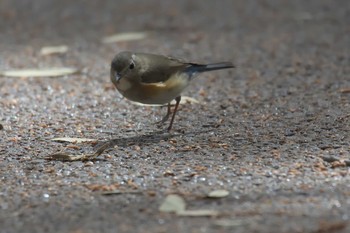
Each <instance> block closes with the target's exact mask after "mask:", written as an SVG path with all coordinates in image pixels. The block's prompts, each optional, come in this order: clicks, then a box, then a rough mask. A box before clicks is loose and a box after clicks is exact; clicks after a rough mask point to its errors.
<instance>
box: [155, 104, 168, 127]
mask: <svg viewBox="0 0 350 233" xmlns="http://www.w3.org/2000/svg"><path fill="white" fill-rule="evenodd" d="M170 113H171V105H170V103H168V111H167V113H166V115H165V116H164V117H163V119H162V120H160V121H157V122H156V124H159V125H161V124H163V123H165V122H166V121H167V120H168V119H169V116H170Z"/></svg>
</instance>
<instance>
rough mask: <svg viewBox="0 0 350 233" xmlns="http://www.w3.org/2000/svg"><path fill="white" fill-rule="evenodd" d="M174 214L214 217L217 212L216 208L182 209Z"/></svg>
mask: <svg viewBox="0 0 350 233" xmlns="http://www.w3.org/2000/svg"><path fill="white" fill-rule="evenodd" d="M176 214H177V215H178V216H184V217H215V216H218V215H219V212H218V211H217V210H183V211H180V212H177V213H176Z"/></svg>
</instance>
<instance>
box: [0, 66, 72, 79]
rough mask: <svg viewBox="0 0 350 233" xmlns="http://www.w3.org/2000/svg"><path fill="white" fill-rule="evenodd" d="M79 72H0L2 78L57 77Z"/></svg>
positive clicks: (49, 69) (36, 70) (62, 70)
mask: <svg viewBox="0 0 350 233" xmlns="http://www.w3.org/2000/svg"><path fill="white" fill-rule="evenodd" d="M76 72H78V70H77V69H76V68H69V67H62V68H47V69H24V70H7V71H0V76H7V77H57V76H64V75H68V74H74V73H76Z"/></svg>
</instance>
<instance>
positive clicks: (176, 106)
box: [168, 96, 181, 131]
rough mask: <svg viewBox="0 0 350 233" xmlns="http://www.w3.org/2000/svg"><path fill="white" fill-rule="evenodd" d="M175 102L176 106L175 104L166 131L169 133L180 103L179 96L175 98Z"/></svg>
mask: <svg viewBox="0 0 350 233" xmlns="http://www.w3.org/2000/svg"><path fill="white" fill-rule="evenodd" d="M175 101H176V104H175V108H174V112H173V116H172V117H171V121H170V125H169V127H168V131H170V130H171V128H172V127H173V122H174V119H175V114H176V111H177V108H178V107H179V104H180V101H181V96H178V97H176V98H175Z"/></svg>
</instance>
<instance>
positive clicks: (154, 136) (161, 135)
mask: <svg viewBox="0 0 350 233" xmlns="http://www.w3.org/2000/svg"><path fill="white" fill-rule="evenodd" d="M209 131H210V130H203V131H196V132H188V133H179V134H172V133H169V132H168V131H155V132H151V133H148V134H143V135H138V136H132V137H121V138H114V139H110V140H107V141H98V142H97V145H96V146H95V148H97V149H96V150H95V152H94V153H92V154H81V155H72V154H70V153H66V152H58V153H54V154H51V155H50V156H49V157H47V159H48V160H62V161H77V160H80V161H81V160H83V161H84V160H85V161H86V160H97V157H98V156H99V155H101V154H102V153H103V152H104V151H106V150H107V149H110V148H113V147H115V146H118V147H124V148H125V147H129V146H132V145H137V146H147V145H151V144H156V143H159V142H160V141H162V140H168V139H169V138H174V137H179V136H185V135H198V134H201V133H207V132H209Z"/></svg>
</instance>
